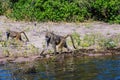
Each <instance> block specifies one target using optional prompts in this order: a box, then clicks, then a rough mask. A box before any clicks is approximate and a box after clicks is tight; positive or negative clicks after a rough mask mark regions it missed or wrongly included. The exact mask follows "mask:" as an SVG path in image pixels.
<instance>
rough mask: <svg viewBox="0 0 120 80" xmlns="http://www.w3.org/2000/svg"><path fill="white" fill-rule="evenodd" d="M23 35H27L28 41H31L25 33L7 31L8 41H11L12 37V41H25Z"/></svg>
mask: <svg viewBox="0 0 120 80" xmlns="http://www.w3.org/2000/svg"><path fill="white" fill-rule="evenodd" d="M22 33H23V34H24V35H25V37H26V39H27V41H29V39H28V37H27V35H26V34H25V32H24V31H21V32H17V31H11V30H7V31H6V36H7V40H8V39H9V37H11V38H12V39H16V40H20V41H23V40H22V37H21V34H22Z"/></svg>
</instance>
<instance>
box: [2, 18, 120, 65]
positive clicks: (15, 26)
mask: <svg viewBox="0 0 120 80" xmlns="http://www.w3.org/2000/svg"><path fill="white" fill-rule="evenodd" d="M8 29H10V30H14V31H23V30H25V33H26V34H27V36H28V38H29V40H30V41H29V42H27V43H25V44H24V45H33V46H34V47H35V48H37V49H38V50H39V52H40V51H41V50H42V49H43V46H44V45H45V40H44V35H45V32H44V31H46V30H49V31H53V32H54V33H56V34H60V35H66V34H71V33H73V32H77V33H78V34H79V35H80V36H81V37H83V36H84V35H85V34H90V33H94V34H96V33H101V34H103V35H104V36H105V37H110V36H114V35H116V34H120V25H119V24H109V23H104V22H97V21H87V22H83V23H78V22H76V23H67V22H58V23H55V22H25V21H21V22H19V21H12V20H9V19H7V18H6V17H5V16H0V33H1V38H0V39H1V40H6V36H5V32H6V30H8ZM0 48H1V49H0V62H1V63H4V61H16V62H21V61H32V60H34V59H35V58H38V57H40V56H39V52H38V54H35V55H34V56H33V55H32V56H31V57H28V58H24V57H17V58H9V57H4V56H3V55H2V54H3V50H2V49H3V48H2V47H1V45H0ZM71 49H72V47H71ZM14 51H15V52H22V51H18V49H17V50H14V49H13V53H14V54H15V52H14ZM108 52H109V51H108ZM102 53H103V52H102ZM91 55H92V54H91ZM47 57H50V56H47Z"/></svg>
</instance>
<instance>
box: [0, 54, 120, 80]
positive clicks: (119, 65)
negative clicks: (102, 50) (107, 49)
mask: <svg viewBox="0 0 120 80" xmlns="http://www.w3.org/2000/svg"><path fill="white" fill-rule="evenodd" d="M27 64H29V63H27ZM19 65H20V64H19ZM35 66H36V69H37V73H30V74H24V73H21V72H17V73H16V74H14V73H15V72H16V71H17V70H18V69H20V67H18V64H15V63H14V64H6V65H0V80H120V56H114V57H113V56H107V57H99V58H66V59H65V60H64V61H61V62H53V61H50V60H43V61H39V62H36V63H35Z"/></svg>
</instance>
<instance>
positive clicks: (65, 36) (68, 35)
mask: <svg viewBox="0 0 120 80" xmlns="http://www.w3.org/2000/svg"><path fill="white" fill-rule="evenodd" d="M69 36H70V38H71V41H72V44H73V47H74V49H76V47H75V44H74V41H73V37H72V36H71V35H70V34H68V35H66V36H65V37H64V39H66V38H67V37H69Z"/></svg>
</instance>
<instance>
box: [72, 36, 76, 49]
mask: <svg viewBox="0 0 120 80" xmlns="http://www.w3.org/2000/svg"><path fill="white" fill-rule="evenodd" d="M70 38H71V41H72V44H73V47H74V49H77V48H76V47H75V44H74V41H73V37H72V36H71V35H70Z"/></svg>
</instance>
